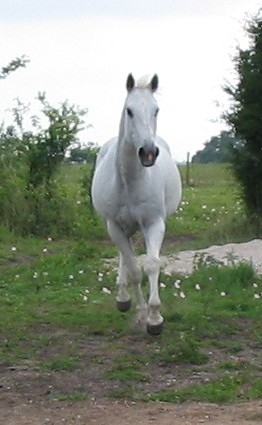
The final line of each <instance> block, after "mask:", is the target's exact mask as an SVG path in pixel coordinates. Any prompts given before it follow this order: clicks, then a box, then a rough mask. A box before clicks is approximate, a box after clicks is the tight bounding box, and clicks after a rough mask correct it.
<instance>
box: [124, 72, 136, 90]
mask: <svg viewBox="0 0 262 425" xmlns="http://www.w3.org/2000/svg"><path fill="white" fill-rule="evenodd" d="M134 87H135V79H134V77H133V75H132V74H128V76H127V80H126V89H127V91H128V92H130V91H131V90H132V89H133V88H134Z"/></svg>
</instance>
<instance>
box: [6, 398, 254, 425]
mask: <svg viewBox="0 0 262 425" xmlns="http://www.w3.org/2000/svg"><path fill="white" fill-rule="evenodd" d="M0 412H1V424H5V425H44V424H48V425H60V424H78V425H93V424H96V425H152V424H154V423H161V425H195V424H209V425H229V424H236V425H258V424H261V423H262V401H261V402H250V403H241V404H236V405H228V406H218V405H215V404H203V403H202V404H200V403H195V404H182V405H173V404H168V403H140V402H137V403H136V402H124V401H121V402H119V401H111V400H107V399H105V400H103V399H102V400H100V401H96V402H95V401H92V402H74V403H66V404H65V403H61V402H52V403H49V404H45V405H42V404H40V405H33V404H22V405H19V404H18V405H15V406H10V408H7V407H5V408H4V409H2V408H1V409H0Z"/></svg>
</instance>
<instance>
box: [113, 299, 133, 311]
mask: <svg viewBox="0 0 262 425" xmlns="http://www.w3.org/2000/svg"><path fill="white" fill-rule="evenodd" d="M116 306H117V308H118V310H119V311H122V312H126V311H128V310H130V308H131V300H128V301H117V302H116Z"/></svg>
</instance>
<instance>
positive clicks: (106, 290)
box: [102, 286, 111, 295]
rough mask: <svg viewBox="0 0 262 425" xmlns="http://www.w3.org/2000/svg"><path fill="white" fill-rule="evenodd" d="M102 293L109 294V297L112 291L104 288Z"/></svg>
mask: <svg viewBox="0 0 262 425" xmlns="http://www.w3.org/2000/svg"><path fill="white" fill-rule="evenodd" d="M102 292H103V293H104V294H107V295H110V294H111V291H110V289H108V288H106V287H105V286H104V288H102Z"/></svg>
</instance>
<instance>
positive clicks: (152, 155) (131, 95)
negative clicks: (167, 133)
mask: <svg viewBox="0 0 262 425" xmlns="http://www.w3.org/2000/svg"><path fill="white" fill-rule="evenodd" d="M126 88H127V92H128V95H127V98H126V102H125V108H124V117H123V119H124V139H125V141H126V142H127V143H130V144H132V145H133V146H134V148H135V149H136V152H137V155H138V157H139V159H140V161H141V164H142V165H143V166H145V167H151V166H152V165H154V164H155V161H156V159H157V157H158V155H159V148H158V147H157V146H156V144H155V139H156V127H157V114H158V111H159V108H158V105H157V102H156V99H155V98H154V96H153V93H154V92H155V91H156V90H157V88H158V76H157V74H155V75H154V76H153V78H152V79H151V81H150V82H149V83H147V82H145V80H144V79H140V80H139V81H138V83H137V85H135V80H134V77H133V75H132V74H129V75H128V77H127V81H126Z"/></svg>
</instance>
